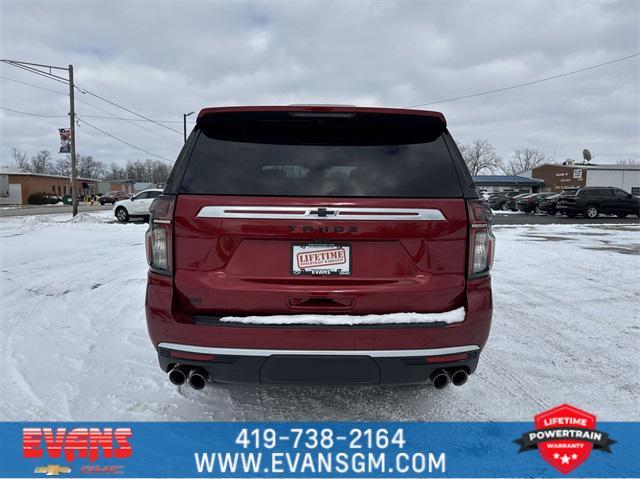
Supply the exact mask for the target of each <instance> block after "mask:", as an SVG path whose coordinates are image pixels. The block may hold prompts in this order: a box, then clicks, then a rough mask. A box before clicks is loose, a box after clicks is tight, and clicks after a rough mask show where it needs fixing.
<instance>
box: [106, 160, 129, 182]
mask: <svg viewBox="0 0 640 479" xmlns="http://www.w3.org/2000/svg"><path fill="white" fill-rule="evenodd" d="M105 175H106V177H108V178H110V179H113V180H119V179H125V176H126V175H125V171H124V168H123V167H121V166H120V165H118V163H116V162H111V163H110V164H109V166H108V167H107V170H106V172H105Z"/></svg>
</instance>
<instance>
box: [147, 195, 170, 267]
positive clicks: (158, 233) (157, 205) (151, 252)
mask: <svg viewBox="0 0 640 479" xmlns="http://www.w3.org/2000/svg"><path fill="white" fill-rule="evenodd" d="M174 204H175V196H170V195H160V196H158V197H157V198H156V199H155V200H153V203H151V207H150V208H149V210H150V212H151V217H150V218H149V229H148V230H147V233H146V236H145V240H146V241H145V243H146V248H147V262H148V263H149V268H151V270H152V271H155V272H156V273H163V274H170V273H171V272H172V270H173V207H174Z"/></svg>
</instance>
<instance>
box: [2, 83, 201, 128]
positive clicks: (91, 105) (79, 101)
mask: <svg viewBox="0 0 640 479" xmlns="http://www.w3.org/2000/svg"><path fill="white" fill-rule="evenodd" d="M0 78H1V79H3V80H7V81H11V82H15V83H20V84H21V85H26V86H30V87H33V88H38V89H40V90H45V91H49V92H52V93H58V94H59V95H65V96H69V93H67V92H64V91H60V90H54V89H52V88H46V87H43V86H40V85H35V84H33V83H28V82H25V81H21V80H16V79H15V78H9V77H6V76H3V75H0ZM76 101H77V102H78V103H83V104H85V105H88V106H90V107H92V108H95V109H96V110H100V111H102V112H104V113H107V114H109V115H112V116H96V115H82V116H84V117H85V118H97V119H101V120H122V121H134V122H135V121H138V122H142V121H149V120H147V119H145V118H123V117H119V116H116V115H113V114H112V113H111V112H110V111H108V110H105V109H103V108H100V107H98V106H95V105H93V104H91V103H89V102H87V101H85V100H81V99H79V98H76ZM154 121H157V122H158V123H182V120H154ZM187 123H192V124H193V123H196V122H195V121H188V122H187ZM165 138H168V137H165Z"/></svg>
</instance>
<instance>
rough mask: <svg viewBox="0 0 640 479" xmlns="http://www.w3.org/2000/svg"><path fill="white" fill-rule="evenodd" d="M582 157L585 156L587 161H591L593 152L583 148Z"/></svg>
mask: <svg viewBox="0 0 640 479" xmlns="http://www.w3.org/2000/svg"><path fill="white" fill-rule="evenodd" d="M582 158H584V159H585V160H586V161H591V152H590V151H589V150H587V149H586V148H585V149H584V150H582Z"/></svg>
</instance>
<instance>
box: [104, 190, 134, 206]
mask: <svg viewBox="0 0 640 479" xmlns="http://www.w3.org/2000/svg"><path fill="white" fill-rule="evenodd" d="M129 198H131V195H130V194H129V193H125V192H124V191H109V192H108V193H105V194H104V195H102V196H101V197H100V198H98V203H100V204H101V205H102V206H104V205H105V204H106V203H110V204H112V205H113V204H115V202H116V201H121V200H128V199H129Z"/></svg>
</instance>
